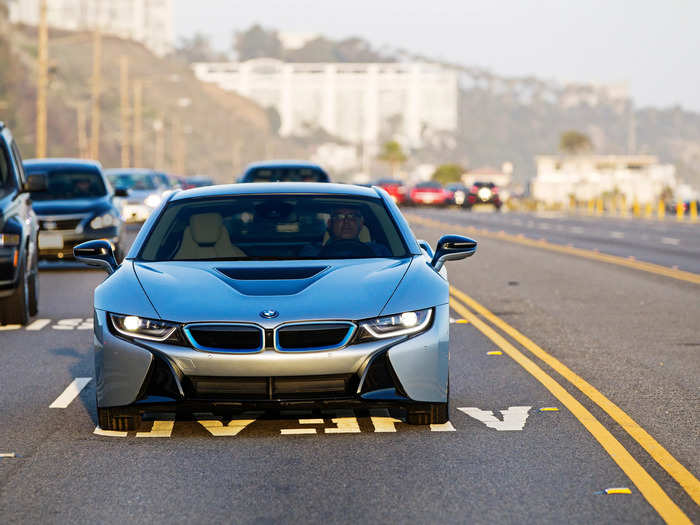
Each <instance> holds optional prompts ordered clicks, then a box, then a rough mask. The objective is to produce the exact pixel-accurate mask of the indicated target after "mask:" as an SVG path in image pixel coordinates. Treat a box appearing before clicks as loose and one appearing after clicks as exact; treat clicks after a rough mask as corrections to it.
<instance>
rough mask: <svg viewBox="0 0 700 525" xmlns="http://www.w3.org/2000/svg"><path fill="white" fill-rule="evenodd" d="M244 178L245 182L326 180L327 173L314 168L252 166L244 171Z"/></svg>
mask: <svg viewBox="0 0 700 525" xmlns="http://www.w3.org/2000/svg"><path fill="white" fill-rule="evenodd" d="M244 180H245V182H328V175H326V174H325V173H324V172H322V171H321V170H319V169H316V168H302V167H275V168H254V169H252V170H250V171H248V173H246V175H245V177H244Z"/></svg>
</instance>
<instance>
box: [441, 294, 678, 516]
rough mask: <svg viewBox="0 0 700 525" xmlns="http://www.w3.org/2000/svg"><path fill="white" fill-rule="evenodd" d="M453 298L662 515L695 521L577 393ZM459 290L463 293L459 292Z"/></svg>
mask: <svg viewBox="0 0 700 525" xmlns="http://www.w3.org/2000/svg"><path fill="white" fill-rule="evenodd" d="M451 291H452V293H453V297H452V298H451V301H450V306H451V307H452V309H453V310H454V311H456V312H457V313H459V314H460V315H462V316H463V317H465V318H467V319H469V320H470V321H471V322H472V324H473V325H474V327H475V328H476V329H477V330H479V331H480V332H481V333H482V334H484V336H486V337H487V338H489V339H490V340H491V341H492V342H493V343H495V344H496V345H497V346H499V347H500V348H501V349H502V350H503V351H504V352H505V353H506V354H508V355H509V356H510V357H511V358H512V359H513V360H514V361H515V362H517V363H518V364H519V365H520V366H522V367H523V368H524V369H525V370H526V371H527V372H529V373H530V374H531V375H532V376H533V377H534V378H535V379H537V380H538V381H539V382H540V383H542V385H543V386H544V387H545V388H546V389H547V390H549V391H550V392H551V393H552V395H554V397H556V398H557V399H558V400H559V401H560V402H561V403H562V404H563V405H564V406H565V407H566V408H568V409H569V411H570V412H571V413H572V414H573V415H574V417H576V419H578V420H579V422H580V423H581V424H582V425H583V426H584V428H586V430H588V431H589V432H590V433H591V435H592V436H593V437H594V438H595V439H596V440H597V441H598V443H600V445H601V446H602V447H603V449H604V450H605V451H606V452H607V454H608V455H609V456H610V457H611V458H612V460H613V461H614V462H615V463H617V465H618V466H619V467H620V468H621V469H622V471H623V472H624V473H625V474H626V475H627V476H628V477H629V479H630V480H631V481H632V482H633V483H634V484H635V485H636V486H637V488H638V489H639V491H640V492H641V493H642V495H643V496H644V498H645V499H646V500H647V502H649V504H650V505H651V506H652V507H653V508H654V509H655V510H656V512H657V513H658V514H659V516H661V518H662V519H663V520H664V521H666V522H667V523H687V524H690V523H691V521H690V520H689V519H688V516H686V515H685V513H684V512H683V511H682V510H681V508H680V507H679V506H678V505H676V503H675V502H674V501H673V500H672V499H671V498H670V497H669V496H668V494H666V492H665V491H664V490H663V489H662V488H661V486H660V485H659V484H658V482H657V481H656V480H655V479H654V478H652V477H651V476H650V475H649V473H648V472H647V471H646V470H645V469H644V467H642V466H641V465H640V464H639V463H638V462H637V460H636V459H634V457H633V456H632V454H630V453H629V451H628V450H627V449H626V448H625V447H624V446H623V445H622V443H620V442H619V441H618V440H617V438H615V436H613V435H612V433H611V432H610V431H609V430H608V429H607V428H605V427H604V426H603V424H602V423H600V421H598V419H596V418H595V416H594V415H593V414H592V413H591V412H590V411H589V410H588V409H587V408H586V407H584V406H583V405H582V404H581V403H580V402H579V401H578V400H577V399H576V398H575V397H574V396H572V395H571V394H570V393H569V392H568V391H567V390H566V389H565V388H564V387H563V386H561V385H560V384H559V383H558V382H557V381H556V380H555V379H554V378H553V377H551V376H550V375H549V374H547V373H546V372H545V371H544V370H543V369H542V368H541V367H540V366H539V365H537V364H536V363H535V362H534V361H533V360H532V359H530V358H529V357H526V356H525V354H523V353H522V352H521V351H520V350H518V349H517V348H515V347H514V346H513V345H512V344H511V343H509V342H508V341H507V340H506V339H505V338H504V337H503V336H502V335H500V334H499V333H498V332H496V331H495V330H494V329H493V328H491V327H490V326H489V325H487V324H486V323H485V322H484V321H482V320H481V319H479V318H478V317H477V316H476V314H475V313H474V312H472V311H471V310H469V309H468V308H467V307H466V306H465V305H463V304H462V303H460V302H459V301H458V300H457V299H456V298H455V296H457V297H458V298H459V299H460V300H461V299H462V297H464V298H468V299H470V300H471V298H469V297H468V296H466V294H464V293H463V292H459V290H456V289H453V288H452V287H451ZM457 292H459V295H458V294H457Z"/></svg>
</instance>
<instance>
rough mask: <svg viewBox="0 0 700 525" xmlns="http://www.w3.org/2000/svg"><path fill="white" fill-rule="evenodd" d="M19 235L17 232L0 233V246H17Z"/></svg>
mask: <svg viewBox="0 0 700 525" xmlns="http://www.w3.org/2000/svg"><path fill="white" fill-rule="evenodd" d="M20 240H21V237H20V236H19V234H17V233H0V248H6V247H7V248H11V247H14V246H19V243H20Z"/></svg>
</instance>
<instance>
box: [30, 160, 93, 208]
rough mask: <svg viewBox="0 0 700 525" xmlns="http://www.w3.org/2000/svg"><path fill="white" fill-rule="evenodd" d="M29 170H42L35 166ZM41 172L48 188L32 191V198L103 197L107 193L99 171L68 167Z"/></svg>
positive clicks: (39, 199) (48, 199)
mask: <svg viewBox="0 0 700 525" xmlns="http://www.w3.org/2000/svg"><path fill="white" fill-rule="evenodd" d="M31 172H32V173H40V172H42V170H41V169H39V167H37V168H36V169H32V170H31ZM43 172H45V173H46V174H47V178H48V189H47V191H42V192H36V193H32V200H35V201H50V200H64V199H90V198H96V197H104V196H105V195H106V194H107V187H106V186H105V183H104V181H103V180H102V175H100V174H99V173H96V172H91V171H80V170H77V171H76V170H70V169H56V170H49V171H46V170H43Z"/></svg>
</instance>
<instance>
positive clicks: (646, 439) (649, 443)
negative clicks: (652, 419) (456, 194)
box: [450, 286, 700, 505]
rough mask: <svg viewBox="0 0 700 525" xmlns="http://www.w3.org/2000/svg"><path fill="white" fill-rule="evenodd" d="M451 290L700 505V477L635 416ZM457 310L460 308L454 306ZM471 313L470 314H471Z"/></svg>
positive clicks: (484, 309) (478, 305) (518, 333)
mask: <svg viewBox="0 0 700 525" xmlns="http://www.w3.org/2000/svg"><path fill="white" fill-rule="evenodd" d="M450 292H451V293H452V295H453V296H454V297H456V298H457V299H459V300H460V301H464V302H465V303H466V304H467V305H469V306H470V307H471V308H473V309H474V310H475V311H476V312H477V313H478V314H481V315H482V316H484V318H485V319H487V320H488V321H490V322H491V323H492V324H493V325H494V326H497V327H498V328H500V329H501V330H503V331H504V332H505V333H506V334H508V335H509V336H510V337H512V338H513V339H514V340H515V341H517V342H518V343H520V344H521V345H522V346H523V347H525V348H526V349H527V350H529V351H530V352H532V353H533V354H534V355H535V356H537V357H538V358H540V359H541V360H542V361H544V362H545V363H547V364H548V365H549V366H550V367H552V369H553V370H555V371H556V372H558V373H559V374H561V375H562V376H563V377H564V378H565V379H566V380H567V381H569V382H570V383H571V384H572V385H574V386H575V387H576V388H578V389H579V390H580V391H581V392H583V393H584V394H585V395H586V396H587V397H588V398H589V399H590V400H591V401H593V402H594V403H595V404H596V405H598V406H599V407H600V408H602V409H603V410H604V411H605V412H606V413H607V414H608V415H609V416H610V417H611V418H612V419H613V420H614V421H615V422H616V423H617V424H618V425H620V426H621V427H622V428H623V429H625V431H626V432H627V433H628V434H629V435H630V436H631V437H632V438H633V439H634V440H635V441H636V442H637V443H639V444H640V445H641V446H642V448H644V450H646V451H647V453H648V454H649V455H650V456H651V457H652V458H653V459H654V460H655V461H656V462H657V463H658V464H659V465H660V466H661V467H662V468H663V469H664V470H665V471H666V472H668V473H669V474H670V475H671V477H672V478H673V479H675V480H676V481H677V482H678V484H679V485H680V486H681V487H683V489H684V490H685V491H686V492H687V493H688V495H689V496H690V497H691V498H692V499H693V501H695V503H697V504H698V505H700V481H698V479H697V478H696V477H695V476H694V475H693V474H692V473H691V472H690V471H689V470H688V469H687V468H685V467H684V466H683V465H682V464H681V463H680V462H679V461H678V460H677V459H676V458H674V457H673V456H672V455H671V453H670V452H668V450H666V449H665V448H664V447H662V446H661V444H660V443H659V442H658V441H656V440H655V439H654V438H653V437H652V436H651V435H650V434H649V433H648V432H647V431H646V430H644V429H643V428H642V427H641V426H640V425H639V424H638V423H637V422H636V421H635V420H634V419H632V418H631V417H630V416H628V415H627V413H625V412H624V411H623V410H622V409H621V408H620V407H618V406H617V405H616V404H615V403H613V402H612V401H610V399H608V398H607V397H606V396H605V395H603V393H601V392H600V391H599V390H598V389H597V388H595V387H594V386H593V385H591V384H589V383H588V382H587V381H586V380H585V379H583V378H582V377H581V376H579V375H578V374H576V373H575V372H573V371H572V370H571V369H570V368H569V367H567V366H566V365H565V364H564V363H562V362H561V361H559V360H558V359H557V358H556V357H554V356H552V355H550V354H549V353H547V352H545V351H544V350H543V349H542V348H540V347H539V346H538V345H537V344H535V343H534V342H533V341H532V340H531V339H529V338H528V337H526V336H525V335H523V334H522V333H521V332H519V331H518V330H516V329H515V328H513V327H512V326H510V325H509V324H508V323H506V322H505V321H503V319H501V318H500V317H498V316H497V315H495V314H493V313H492V312H490V311H489V310H487V309H486V308H485V307H484V306H482V305H481V304H479V303H478V302H477V301H475V300H474V299H472V298H471V297H469V296H468V295H467V294H465V293H464V292H462V291H460V290H458V289H457V288H454V287H452V286H451V287H450ZM457 311H458V312H459V310H457ZM472 316H473V314H472Z"/></svg>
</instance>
